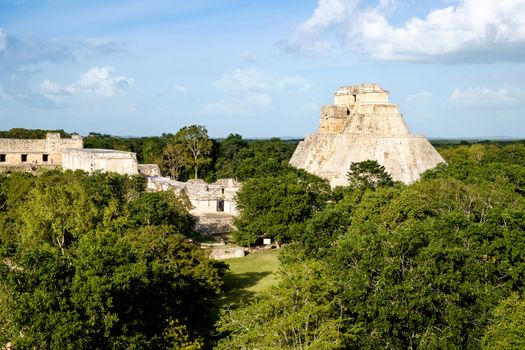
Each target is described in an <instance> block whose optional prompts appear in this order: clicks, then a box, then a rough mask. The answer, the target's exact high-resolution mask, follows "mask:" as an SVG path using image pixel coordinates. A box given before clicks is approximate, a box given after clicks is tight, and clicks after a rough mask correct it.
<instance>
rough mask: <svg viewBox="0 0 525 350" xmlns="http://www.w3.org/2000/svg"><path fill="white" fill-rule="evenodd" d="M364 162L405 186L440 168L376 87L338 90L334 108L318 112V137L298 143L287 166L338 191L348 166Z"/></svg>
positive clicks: (428, 146)
mask: <svg viewBox="0 0 525 350" xmlns="http://www.w3.org/2000/svg"><path fill="white" fill-rule="evenodd" d="M369 159H370V160H376V161H377V162H378V163H379V164H381V165H383V166H384V167H385V168H386V170H387V171H388V172H389V173H390V174H391V175H392V178H393V179H394V180H396V181H401V182H404V183H407V184H409V183H412V182H414V181H416V180H417V179H419V177H420V175H421V174H422V173H423V172H424V171H425V170H427V169H431V168H434V167H435V166H437V165H438V164H439V163H444V160H443V158H442V157H441V155H439V153H438V152H437V151H436V150H435V149H434V147H432V145H431V144H430V143H429V142H428V140H427V139H426V138H425V137H423V136H416V135H412V134H411V133H410V131H409V129H408V127H407V125H406V123H405V120H404V118H403V116H402V114H401V113H400V112H399V106H398V105H397V104H393V103H389V102H388V91H386V90H383V89H382V88H381V87H380V86H379V85H377V84H360V85H355V86H343V87H341V88H340V89H339V90H338V91H337V92H336V93H335V97H334V104H332V105H327V106H323V107H321V116H320V126H319V132H318V133H316V134H311V135H308V136H307V137H306V138H305V139H304V141H301V142H300V143H299V145H298V146H297V149H296V150H295V153H294V155H293V156H292V159H291V160H290V164H291V165H292V166H295V167H296V168H300V169H305V170H306V171H308V172H310V173H313V174H316V175H318V176H320V177H322V178H325V179H327V180H329V181H330V184H331V185H332V186H340V185H347V184H348V180H347V172H348V170H349V169H350V164H351V163H353V162H361V161H365V160H369Z"/></svg>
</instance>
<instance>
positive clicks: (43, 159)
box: [0, 133, 83, 166]
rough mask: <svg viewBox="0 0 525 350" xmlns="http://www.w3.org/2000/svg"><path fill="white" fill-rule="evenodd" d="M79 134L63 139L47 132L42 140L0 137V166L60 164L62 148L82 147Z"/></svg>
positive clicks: (56, 134) (58, 135)
mask: <svg viewBox="0 0 525 350" xmlns="http://www.w3.org/2000/svg"><path fill="white" fill-rule="evenodd" d="M82 148H83V141H82V137H81V136H79V135H73V136H72V137H71V138H70V139H63V138H61V137H60V134H59V133H48V134H47V135H46V138H45V139H44V140H38V139H37V140H23V139H0V166H18V165H26V164H31V165H35V166H38V165H61V164H62V151H63V150H64V149H82Z"/></svg>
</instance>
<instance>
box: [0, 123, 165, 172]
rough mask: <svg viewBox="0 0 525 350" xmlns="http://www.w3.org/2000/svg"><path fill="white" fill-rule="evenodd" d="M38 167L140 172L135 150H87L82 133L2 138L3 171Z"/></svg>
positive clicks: (0, 167)
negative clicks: (63, 136)
mask: <svg viewBox="0 0 525 350" xmlns="http://www.w3.org/2000/svg"><path fill="white" fill-rule="evenodd" d="M38 167H62V168H63V169H70V170H84V171H86V172H89V173H92V172H94V171H112V172H116V173H119V174H126V175H136V174H138V173H139V171H138V163H137V156H136V155H135V153H132V152H123V151H116V150H107V149H86V148H84V143H83V140H82V137H81V136H80V135H73V136H71V138H67V139H63V138H61V137H60V134H59V133H48V134H47V135H46V138H45V139H44V140H38V139H36V140H23V139H0V170H8V169H17V170H33V169H37V168H38ZM157 169H158V167H157ZM148 170H149V172H150V173H153V172H155V171H156V169H153V168H152V167H150V168H148Z"/></svg>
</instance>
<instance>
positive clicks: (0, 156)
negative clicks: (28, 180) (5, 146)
mask: <svg viewBox="0 0 525 350" xmlns="http://www.w3.org/2000/svg"><path fill="white" fill-rule="evenodd" d="M0 162H5V154H0Z"/></svg>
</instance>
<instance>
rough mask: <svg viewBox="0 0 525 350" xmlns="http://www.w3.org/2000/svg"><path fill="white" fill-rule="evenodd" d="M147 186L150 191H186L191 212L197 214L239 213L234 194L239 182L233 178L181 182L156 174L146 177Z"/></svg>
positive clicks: (232, 214)
mask: <svg viewBox="0 0 525 350" xmlns="http://www.w3.org/2000/svg"><path fill="white" fill-rule="evenodd" d="M147 188H148V189H149V190H152V191H168V190H175V191H178V192H184V193H186V194H187V195H188V198H189V199H190V202H191V205H192V207H193V208H192V209H191V213H192V214H195V215H197V216H199V215H202V214H215V213H220V214H225V215H231V216H237V215H238V214H239V212H238V209H237V206H236V201H235V196H236V195H237V192H238V191H239V189H240V188H241V184H240V183H238V182H237V181H235V180H233V179H220V180H217V181H216V182H214V183H212V184H208V183H206V182H204V181H203V180H189V181H188V182H182V181H176V180H171V179H169V178H167V177H160V176H157V177H148V183H147Z"/></svg>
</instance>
